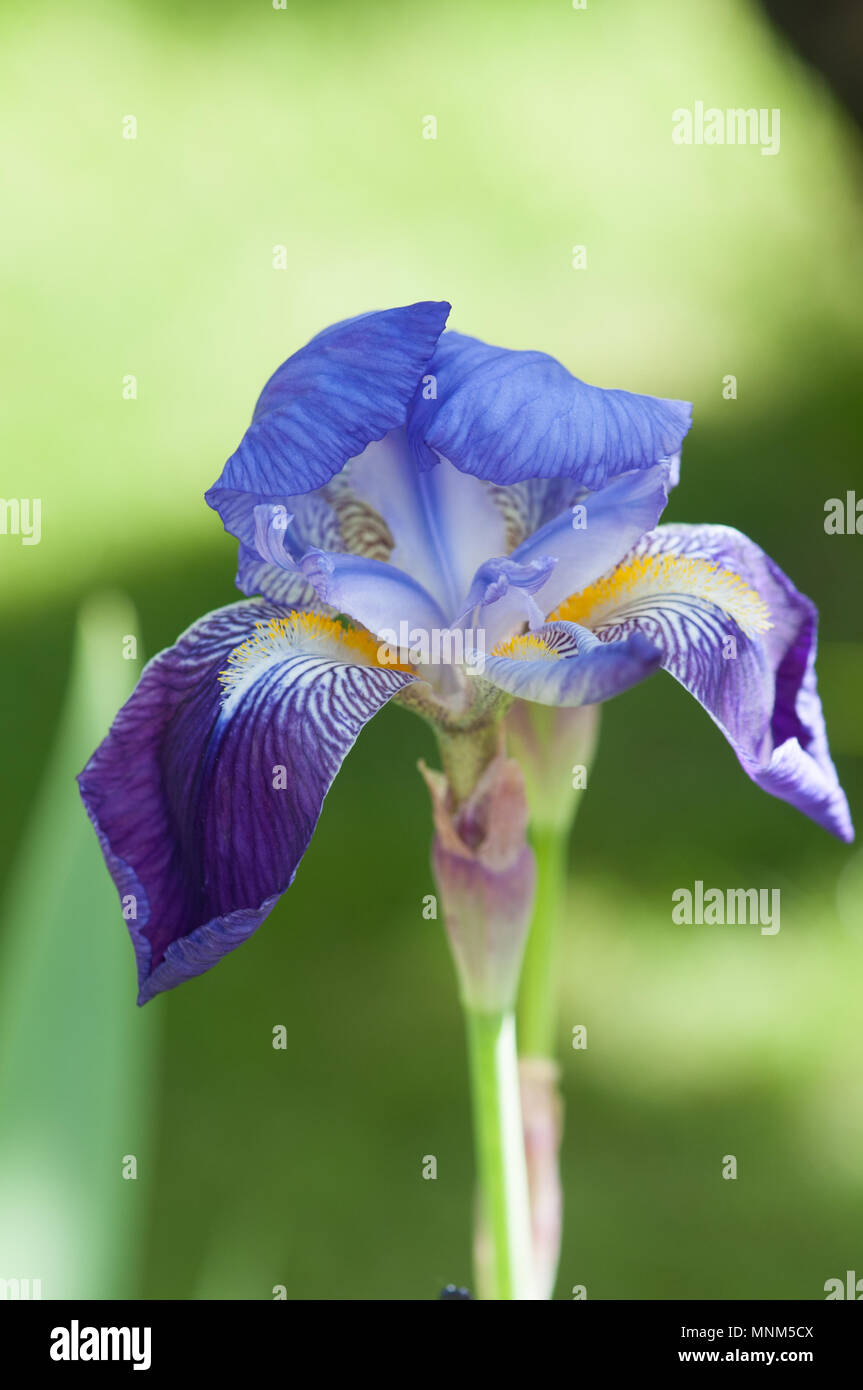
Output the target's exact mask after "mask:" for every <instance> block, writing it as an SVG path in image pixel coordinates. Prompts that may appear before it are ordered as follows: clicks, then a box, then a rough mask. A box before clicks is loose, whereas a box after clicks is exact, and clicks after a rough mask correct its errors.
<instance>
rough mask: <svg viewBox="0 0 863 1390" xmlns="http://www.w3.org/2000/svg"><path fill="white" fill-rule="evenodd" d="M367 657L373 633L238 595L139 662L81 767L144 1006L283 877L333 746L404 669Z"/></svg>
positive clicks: (337, 747)
mask: <svg viewBox="0 0 863 1390" xmlns="http://www.w3.org/2000/svg"><path fill="white" fill-rule="evenodd" d="M373 661H374V649H373V644H372V643H371V641H370V639H368V638H367V637H365V638H363V637H360V636H357V635H355V634H351V633H348V632H345V631H343V630H342V629H340V628H339V627H338V625H336V624H334V623H332V622H328V621H327V620H326V619H319V618H316V617H315V616H314V615H286V614H285V613H284V611H283V610H279V609H277V608H274V607H272V606H271V605H269V604H266V603H258V602H251V603H249V602H244V603H238V604H234V605H233V606H231V607H230V608H222V609H219V610H218V611H217V612H215V613H210V614H209V615H208V616H207V617H205V618H202V619H201V620H200V622H198V623H195V624H194V626H193V627H191V628H189V630H188V631H187V632H186V633H184V634H183V636H182V637H181V638H180V640H179V641H178V642H177V644H176V646H174V647H172V648H170V649H169V650H168V651H165V652H162V653H161V654H160V655H159V656H157V657H156V658H155V660H153V661H151V662H150V663H149V665H148V666H147V667H146V669H145V670H144V672H143V674H142V676H141V679H140V681H139V683H138V686H137V688H136V690H135V692H134V694H133V695H132V697H131V698H130V699H129V700H128V702H127V703H126V704H125V705H124V706H123V708H122V709H121V711H120V713H119V714H118V715H117V718H116V719H115V721H114V723H113V725H112V727H111V731H110V733H109V734H108V736H107V738H106V739H105V740H104V742H103V743H102V744H101V745H100V747H99V748H98V749H97V750H96V752H95V753H94V755H93V757H92V758H91V759H90V761H89V763H88V764H87V766H86V767H85V769H84V771H83V772H82V773H81V775H80V777H79V784H80V788H81V795H82V797H83V799H84V803H85V805H86V807H87V810H88V812H89V815H90V818H91V820H92V821H93V824H94V826H95V828H96V831H97V833H98V835H99V840H100V843H101V846H102V851H103V853H104V855H105V859H106V861H107V864H108V868H109V869H110V872H111V875H112V877H113V879H114V882H115V884H116V886H117V889H118V892H119V893H120V895H121V898H122V900H123V907H124V916H125V917H126V919H127V926H128V928H129V931H130V934H131V937H132V942H133V945H134V948H135V954H136V957H137V961H138V977H139V986H140V992H139V1003H142V1004H143V1003H146V1001H147V1000H148V999H151V998H152V997H153V996H154V995H155V994H158V993H159V992H160V991H161V990H165V989H171V988H173V986H175V985H177V984H180V983H181V981H183V980H187V979H190V978H191V977H192V976H193V975H200V974H201V973H202V972H203V971H205V970H207V969H209V967H210V966H212V965H214V964H216V962H217V961H219V960H221V958H222V957H223V956H224V955H226V954H227V953H228V952H229V951H232V950H233V949H234V948H235V947H236V946H239V945H240V944H241V943H242V942H243V941H245V940H246V939H247V938H248V937H249V936H251V934H252V933H253V932H254V931H255V930H256V929H257V927H258V926H260V924H261V922H262V921H263V919H264V918H265V917H266V916H267V914H268V913H269V912H270V910H271V909H272V907H273V906H274V904H275V902H276V901H277V899H278V898H279V896H280V894H282V893H284V891H285V889H286V888H288V886H289V885H290V884H291V882H292V881H293V878H294V874H295V873H296V869H297V865H298V864H299V862H300V859H301V858H302V856H303V854H304V853H305V850H306V848H307V846H308V843H309V841H310V839H311V836H312V832H313V831H314V828H315V825H316V823H317V820H318V816H319V815H320V810H321V805H322V802H323V800H324V797H325V796H326V794H327V791H328V790H329V787H330V785H331V783H332V781H333V778H334V777H335V775H336V773H337V772H338V769H339V766H340V765H341V762H342V759H343V758H344V757H345V754H346V753H347V752H348V750H349V749H350V747H351V745H352V744H353V742H354V740H355V739H356V737H357V735H358V733H359V732H360V730H361V728H362V727H363V725H364V724H365V723H366V721H367V720H368V719H369V718H370V717H371V716H372V715H373V714H375V713H376V712H377V710H379V709H380V708H381V706H382V705H384V704H386V702H387V701H388V700H389V699H390V698H391V696H393V695H394V694H396V693H397V691H399V690H401V689H402V688H403V687H404V686H405V685H406V684H407V683H408V682H409V681H411V680H412V679H413V676H412V675H410V674H408V673H405V672H403V671H401V670H396V669H384V668H382V667H379V666H377V665H374V664H370V662H373ZM220 674H221V675H222V680H221V681H220Z"/></svg>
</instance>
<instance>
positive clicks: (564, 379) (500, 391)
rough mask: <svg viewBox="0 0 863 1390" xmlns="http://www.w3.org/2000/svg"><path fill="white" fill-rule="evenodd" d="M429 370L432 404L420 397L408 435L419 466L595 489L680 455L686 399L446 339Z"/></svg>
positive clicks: (537, 356) (472, 341) (532, 356)
mask: <svg viewBox="0 0 863 1390" xmlns="http://www.w3.org/2000/svg"><path fill="white" fill-rule="evenodd" d="M428 372H429V374H430V375H432V376H433V377H434V378H435V382H436V398H435V399H426V398H425V394H426V393H423V394H422V395H420V396H418V397H417V399H415V401H414V403H413V405H412V407H411V418H410V421H409V435H410V439H411V443H412V445H413V447H414V449H415V451H416V453H417V456H418V458H419V459H420V460H421V462H422V464H423V466H425V467H432V466H433V465H434V463H435V461H436V458H437V456H438V455H442V456H443V457H444V458H447V459H449V460H450V462H451V463H453V464H455V466H456V468H460V469H461V470H462V472H464V473H472V474H474V475H475V476H476V477H478V478H487V479H489V480H490V481H491V482H495V483H503V484H509V483H517V482H519V481H521V480H522V479H525V478H551V477H558V476H566V477H570V478H576V479H578V480H579V481H580V482H582V483H584V485H585V486H586V487H590V488H599V487H602V486H603V485H604V484H605V483H606V482H607V481H608V479H609V478H613V477H615V476H616V475H617V474H618V473H626V472H629V470H630V469H633V468H650V467H651V466H652V465H653V464H655V463H660V462H662V461H665V460H670V459H672V458H674V457H675V456H676V455H677V454H679V453H680V446H681V443H682V441H683V438H684V436H685V435H686V433H687V431H688V430H689V426H690V419H691V407H690V406H689V405H688V404H687V402H685V401H675V400H663V399H660V398H659V397H656V396H638V395H634V394H633V393H632V392H630V391H617V390H613V391H612V390H604V389H603V388H601V387H599V386H588V385H587V383H586V382H583V381H579V379H578V378H577V377H574V376H572V375H571V374H570V373H569V372H568V371H567V370H566V368H565V367H563V366H562V365H561V363H560V362H557V361H556V360H555V359H554V358H553V357H548V356H547V355H546V354H545V353H543V352H513V351H510V350H509V349H507V348H498V347H491V346H489V344H487V343H482V342H480V341H479V340H478V339H476V338H467V337H465V336H463V335H462V334H460V333H452V332H449V333H445V334H444V335H443V337H442V338H441V340H440V342H439V343H438V346H437V349H436V351H435V354H434V357H433V358H432V361H431V363H430V364H429V368H428Z"/></svg>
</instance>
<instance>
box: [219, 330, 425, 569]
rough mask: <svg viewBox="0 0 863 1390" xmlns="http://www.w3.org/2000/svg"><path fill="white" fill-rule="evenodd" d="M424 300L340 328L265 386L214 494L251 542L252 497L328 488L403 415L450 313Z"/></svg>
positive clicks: (230, 526) (231, 524)
mask: <svg viewBox="0 0 863 1390" xmlns="http://www.w3.org/2000/svg"><path fill="white" fill-rule="evenodd" d="M449 307H450V306H449V305H448V304H446V303H432V302H424V303H419V304H411V305H408V306H406V307H404V308H399V309H387V310H384V311H382V312H380V313H372V314H363V315H361V316H360V317H359V318H354V319H348V320H346V321H345V322H343V323H336V324H333V325H332V326H331V327H330V328H326V329H324V331H323V332H322V333H319V334H318V335H317V337H315V338H313V339H312V340H311V342H310V343H308V344H307V345H306V346H305V347H304V348H301V349H300V351H299V352H295V353H294V355H293V356H292V357H289V358H288V360H287V361H286V362H283V363H282V365H281V367H279V368H278V370H277V371H276V372H275V373H274V374H273V376H272V377H271V378H270V380H269V381H268V382H267V384H266V386H265V387H264V389H263V391H262V392H261V395H260V398H259V400H258V403H257V405H256V406H255V413H254V415H253V417H252V423H251V424H250V425H249V428H248V429H247V430H246V433H245V434H244V435H243V438H242V440H241V441H240V445H239V448H238V449H237V451H236V453H234V454H232V456H231V457H230V458H229V459H228V462H227V463H226V464H225V467H224V468H223V470H222V473H221V476H220V477H219V479H218V480H217V482H216V483H214V485H213V486H212V487H211V488H210V490H209V492H208V493H207V495H206V498H207V502H208V503H209V504H210V506H211V507H213V508H215V510H216V511H217V512H218V513H219V515H220V516H221V518H222V522H223V524H224V526H225V529H226V530H228V531H230V532H231V533H232V534H233V535H235V536H237V537H238V538H239V539H240V540H242V541H244V542H245V543H246V545H251V544H252V541H253V533H252V523H251V516H250V513H249V501H250V499H251V502H252V505H254V503H256V502H275V501H279V500H281V499H282V498H283V497H285V496H291V495H293V494H296V493H304V492H311V491H313V490H314V489H315V488H318V487H322V486H323V485H324V484H325V483H327V482H328V481H329V480H330V478H332V477H333V476H334V475H335V474H336V473H338V472H339V470H340V469H341V468H343V467H344V465H345V463H346V462H347V460H348V459H349V458H353V457H354V455H356V454H359V453H361V452H362V450H363V449H364V448H365V447H366V445H367V444H369V443H370V442H371V440H373V439H380V438H382V436H383V435H384V434H386V432H387V430H391V429H395V427H396V426H397V425H401V424H403V423H404V421H405V417H406V414H407V408H408V405H409V403H410V400H411V397H412V396H413V394H414V391H415V390H416V388H417V387H418V385H419V383H420V381H421V378H422V375H423V372H424V370H425V368H426V366H427V364H428V361H429V358H430V357H431V355H432V352H433V350H434V346H435V343H436V342H437V339H438V337H439V335H440V333H441V331H442V329H443V326H444V324H445V322H446V317H447V314H448V313H449Z"/></svg>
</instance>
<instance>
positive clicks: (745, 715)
mask: <svg viewBox="0 0 863 1390" xmlns="http://www.w3.org/2000/svg"><path fill="white" fill-rule="evenodd" d="M643 556H660V557H661V556H679V557H681V558H683V559H687V558H688V559H694V560H704V561H707V562H709V563H710V564H712V565H715V566H717V567H718V569H719V570H720V571H727V572H729V573H731V574H733V575H737V576H739V577H740V579H741V580H743V581H744V583H745V584H746V585H749V586H751V589H752V590H754V591H755V593H756V594H757V595H758V596H759V598H760V599H761V600H763V602H764V604H765V605H766V609H767V612H768V614H769V619H770V622H771V623H772V626H771V627H770V628H769V629H768V630H766V631H754V632H753V631H750V632H748V633H747V632H745V631H743V630H742V628H741V626H740V624H739V623H738V621H736V619H735V617H734V616H731V615H730V613H729V612H728V611H726V609H724V608H723V606H721V605H718V604H716V603H711V602H709V601H707V600H706V599H705V598H704V596H703V594H702V596H701V597H699V596H698V595H697V594H694V593H693V592H692V585H689V586H688V587H687V584H686V583H685V582H684V581H682V582H681V584H680V585H679V588H678V592H677V593H675V592H673V589H672V587H671V586H669V585H666V586H665V587H664V589H663V591H662V592H661V593H659V592H658V593H656V594H655V595H654V596H653V597H652V598H651V597H649V596H646V595H645V596H643V597H642V598H641V599H640V600H639V602H638V605H637V610H635V609H632V607H631V605H630V610H629V611H627V609H626V607H624V608H622V609H621V610H620V612H619V613H618V615H617V619H616V620H615V618H614V616H613V615H606V617H605V618H604V619H603V622H604V627H603V629H602V631H601V632H600V633H599V635H600V636H601V637H602V638H603V640H609V639H610V640H612V641H617V640H618V639H619V638H620V637H621V636H628V635H631V634H633V633H635V632H640V633H642V634H644V636H646V637H647V638H648V639H649V641H651V642H652V643H654V645H655V646H657V647H658V648H660V649H661V651H662V654H663V655H662V665H663V666H664V667H665V669H666V670H667V671H670V672H671V674H672V675H673V676H674V677H675V678H676V679H677V680H678V681H680V683H681V684H682V685H684V686H685V687H686V689H687V690H689V691H690V693H691V694H693V695H694V696H695V698H696V699H697V700H698V701H699V702H700V704H702V705H703V706H704V708H705V709H706V710H707V712H708V714H709V715H710V716H711V718H712V719H713V720H714V722H715V723H716V724H718V726H719V728H720V729H721V730H722V732H723V733H724V734H725V737H726V738H727V739H728V741H729V743H730V744H731V746H732V748H733V749H734V752H735V753H736V754H737V757H738V759H739V761H740V764H741V766H742V767H743V769H744V771H745V772H746V773H747V774H748V776H749V777H751V778H752V780H753V781H754V782H756V783H757V785H758V786H759V787H761V788H762V789H763V790H764V791H767V792H770V793H771V795H773V796H776V797H779V798H780V799H781V800H782V801H788V802H790V804H791V805H792V806H795V807H796V808H797V809H798V810H799V811H802V812H803V814H804V815H807V816H809V817H810V818H811V819H812V820H814V821H816V822H817V824H818V825H821V826H823V828H824V829H825V830H828V831H830V832H831V833H832V834H834V835H837V836H838V837H839V838H840V839H841V840H845V841H850V840H852V839H853V838H854V829H853V826H852V823H851V816H850V812H849V810H848V803H847V800H846V798H845V793H844V792H843V790H842V788H841V786H840V785H839V779H838V777H837V774H836V769H835V767H834V766H833V762H832V760H831V757H830V751H829V748H828V744H827V733H826V729H825V725H824V716H823V713H822V710H821V701H820V700H819V698H818V691H817V685H816V677H815V651H816V642H817V627H818V614H817V610H816V608H815V605H814V604H813V603H812V602H811V600H810V599H808V598H806V597H805V596H804V595H803V594H801V593H799V592H798V590H797V589H796V588H795V587H794V585H793V584H792V583H791V580H790V579H789V578H788V577H787V575H785V574H783V572H782V570H781V569H780V568H779V566H778V565H776V564H775V563H774V562H773V560H771V559H770V557H769V556H768V555H765V553H764V551H763V550H761V549H760V548H759V547H758V546H757V545H755V544H754V542H753V541H751V540H749V539H748V538H747V537H746V536H744V535H742V534H741V532H739V531H736V530H734V529H733V528H732V527H730V526H685V525H677V526H660V527H657V529H656V530H655V531H654V532H652V533H651V534H649V535H647V536H645V537H643V539H642V540H641V542H639V544H638V546H636V548H635V551H634V552H633V557H636V558H637V557H643ZM726 607H727V605H726ZM591 625H592V624H591Z"/></svg>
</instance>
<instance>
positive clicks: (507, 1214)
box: [466, 1009, 535, 1299]
mask: <svg viewBox="0 0 863 1390" xmlns="http://www.w3.org/2000/svg"><path fill="white" fill-rule="evenodd" d="M466 1019H467V1039H468V1055H469V1062H470V1079H471V1093H472V1101H473V1117H474V1136H475V1142H476V1154H477V1168H478V1172H479V1187H480V1201H481V1205H482V1217H483V1225H484V1228H485V1230H486V1232H487V1235H488V1240H489V1242H490V1247H491V1248H490V1258H489V1261H488V1271H487V1287H486V1288H484V1289H483V1290H482V1296H484V1297H486V1298H491V1299H531V1298H533V1297H534V1296H535V1295H534V1290H533V1261H532V1252H531V1231H530V1205H529V1200H528V1188H527V1167H526V1163H525V1153H524V1134H523V1131H522V1121H521V1100H520V1095H519V1076H518V1060H517V1057H516V1046H515V1016H514V1014H513V1013H512V1011H511V1010H501V1011H499V1012H496V1013H480V1012H478V1011H476V1010H473V1009H468V1010H467V1011H466Z"/></svg>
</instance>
